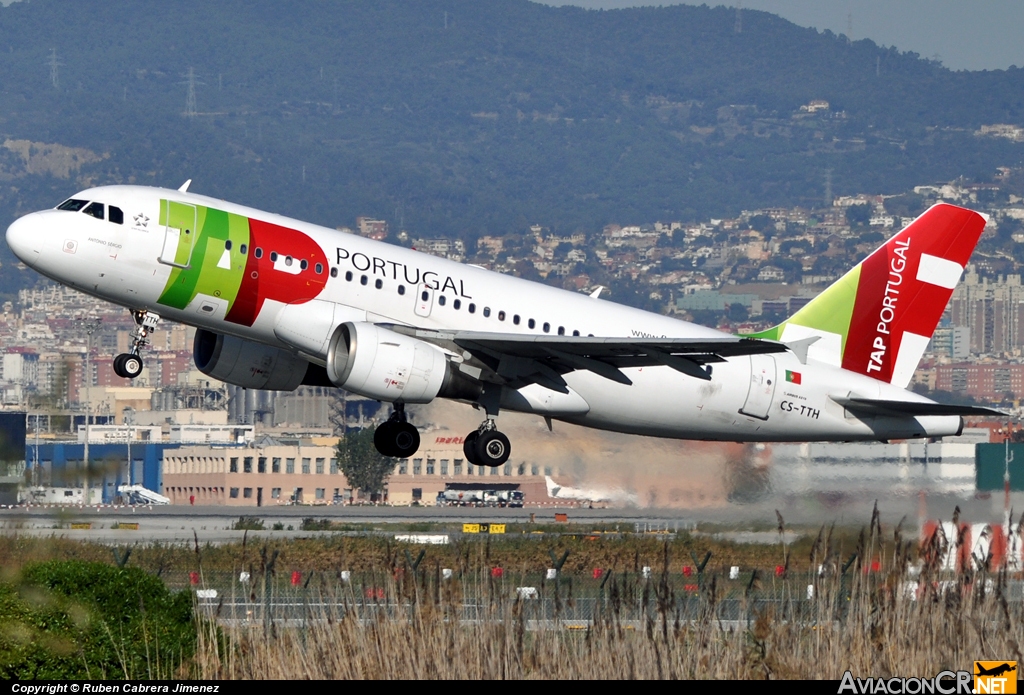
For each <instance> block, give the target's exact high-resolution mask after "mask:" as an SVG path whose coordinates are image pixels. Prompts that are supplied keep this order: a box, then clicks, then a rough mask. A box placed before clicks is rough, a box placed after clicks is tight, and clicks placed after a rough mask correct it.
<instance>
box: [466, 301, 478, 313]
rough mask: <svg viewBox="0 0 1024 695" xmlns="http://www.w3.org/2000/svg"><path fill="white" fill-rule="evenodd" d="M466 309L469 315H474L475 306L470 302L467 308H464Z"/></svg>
mask: <svg viewBox="0 0 1024 695" xmlns="http://www.w3.org/2000/svg"><path fill="white" fill-rule="evenodd" d="M466 308H467V309H469V313H471V314H475V313H476V304H473V303H472V302H470V304H469V306H468V307H466Z"/></svg>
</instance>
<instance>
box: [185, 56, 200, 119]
mask: <svg viewBox="0 0 1024 695" xmlns="http://www.w3.org/2000/svg"><path fill="white" fill-rule="evenodd" d="M184 83H185V84H187V85H188V92H187V94H186V96H185V118H195V117H196V85H197V84H202V82H200V81H199V80H198V79H196V71H195V69H194V68H189V69H188V72H187V73H186V74H185V82H184Z"/></svg>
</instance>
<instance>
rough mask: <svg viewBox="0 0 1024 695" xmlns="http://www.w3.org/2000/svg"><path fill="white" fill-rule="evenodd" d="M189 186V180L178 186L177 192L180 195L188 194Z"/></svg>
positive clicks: (190, 181)
mask: <svg viewBox="0 0 1024 695" xmlns="http://www.w3.org/2000/svg"><path fill="white" fill-rule="evenodd" d="M191 185H192V179H189V180H188V181H186V182H185V183H183V184H181V185H180V186H178V190H179V191H181V192H182V193H188V187H189V186H191Z"/></svg>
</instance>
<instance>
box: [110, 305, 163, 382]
mask: <svg viewBox="0 0 1024 695" xmlns="http://www.w3.org/2000/svg"><path fill="white" fill-rule="evenodd" d="M132 318H134V319H135V330H133V331H132V347H131V350H129V351H128V352H125V353H121V354H120V355H118V356H117V357H115V358H114V374H117V375H118V376H119V377H122V378H124V379H134V378H135V377H137V376H138V375H139V374H142V357H141V356H140V355H139V353H140V352H141V351H142V348H144V347H145V346H146V343H147V342H148V341H147V340H146V338H148V337H149V334H150V333H152V332H153V331H155V330H156V324H157V323H158V322H159V321H160V316H159V315H158V314H154V313H153V312H151V311H146V310H144V309H141V310H137V311H132Z"/></svg>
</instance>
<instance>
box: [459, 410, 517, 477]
mask: <svg viewBox="0 0 1024 695" xmlns="http://www.w3.org/2000/svg"><path fill="white" fill-rule="evenodd" d="M462 453H463V454H465V455H466V460H468V461H469V462H470V463H473V464H476V465H477V466H490V467H491V468H497V467H498V466H501V465H503V464H504V463H505V462H506V461H508V457H509V456H510V455H511V454H512V444H511V443H509V441H508V437H506V436H505V435H504V434H503V433H502V432H499V431H498V426H497V425H496V424H495V423H494V419H493V418H490V417H488V418H487V419H486V420H484V421H483V423H482V424H481V425H480V429H478V430H476V431H474V432H470V433H469V434H468V435H466V439H465V440H464V441H463V444H462Z"/></svg>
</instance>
